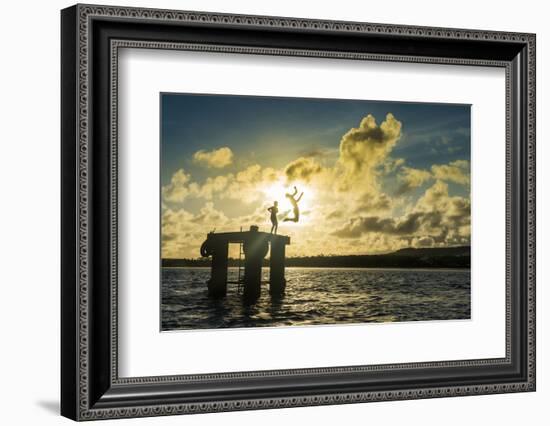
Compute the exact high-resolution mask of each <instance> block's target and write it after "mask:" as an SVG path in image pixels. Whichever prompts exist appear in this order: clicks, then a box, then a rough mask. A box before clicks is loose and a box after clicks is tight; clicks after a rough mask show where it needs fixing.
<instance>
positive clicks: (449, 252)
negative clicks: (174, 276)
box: [162, 246, 470, 268]
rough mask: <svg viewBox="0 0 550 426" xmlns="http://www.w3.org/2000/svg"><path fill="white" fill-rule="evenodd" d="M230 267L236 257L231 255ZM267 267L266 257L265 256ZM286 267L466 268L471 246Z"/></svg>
mask: <svg viewBox="0 0 550 426" xmlns="http://www.w3.org/2000/svg"><path fill="white" fill-rule="evenodd" d="M228 265H229V266H238V265H239V259H233V258H230V259H229V260H228ZM162 266H163V267H183V266H194V267H200V266H205V267H207V266H210V258H197V259H162ZM264 266H269V259H264ZM286 266H287V267H292V266H300V267H313V268H314V267H318V268H469V267H470V247H469V246H461V247H447V248H418V249H415V248H406V249H402V250H398V251H396V252H393V253H388V254H376V255H349V256H307V257H289V258H287V259H286Z"/></svg>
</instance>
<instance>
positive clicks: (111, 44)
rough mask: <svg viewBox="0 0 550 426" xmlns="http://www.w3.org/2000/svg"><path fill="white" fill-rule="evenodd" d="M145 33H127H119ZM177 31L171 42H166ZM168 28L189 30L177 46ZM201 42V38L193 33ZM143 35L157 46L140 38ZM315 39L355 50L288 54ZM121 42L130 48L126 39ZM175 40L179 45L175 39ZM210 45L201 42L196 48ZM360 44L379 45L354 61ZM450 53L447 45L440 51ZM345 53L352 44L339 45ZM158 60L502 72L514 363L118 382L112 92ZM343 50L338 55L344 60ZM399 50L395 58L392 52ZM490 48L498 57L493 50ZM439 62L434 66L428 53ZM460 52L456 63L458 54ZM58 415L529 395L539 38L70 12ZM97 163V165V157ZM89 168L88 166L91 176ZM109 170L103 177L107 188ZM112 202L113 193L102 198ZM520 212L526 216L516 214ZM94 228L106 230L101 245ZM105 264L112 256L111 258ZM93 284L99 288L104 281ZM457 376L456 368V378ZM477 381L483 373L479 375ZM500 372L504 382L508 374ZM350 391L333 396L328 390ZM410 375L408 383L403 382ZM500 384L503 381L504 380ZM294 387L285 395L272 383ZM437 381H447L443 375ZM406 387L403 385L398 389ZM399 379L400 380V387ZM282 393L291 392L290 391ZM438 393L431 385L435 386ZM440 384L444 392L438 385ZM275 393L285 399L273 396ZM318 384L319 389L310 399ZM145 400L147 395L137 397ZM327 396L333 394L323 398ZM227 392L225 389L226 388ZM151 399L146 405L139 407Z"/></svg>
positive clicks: (160, 13)
mask: <svg viewBox="0 0 550 426" xmlns="http://www.w3.org/2000/svg"><path fill="white" fill-rule="evenodd" d="M128 23H136V24H139V26H140V28H142V29H141V30H136V31H129V30H128V31H126V30H125V27H124V25H125V24H128ZM168 27H170V28H171V29H172V30H171V32H170V31H168V32H166V33H163V34H160V31H162V30H163V29H166V28H168ZM212 27H216V28H223V29H225V30H227V31H228V33H232V32H233V33H235V34H236V35H235V38H239V37H241V38H240V39H239V40H241V41H240V43H238V44H232V43H228V44H223V45H222V44H219V43H212V42H211V41H210V40H207V37H205V36H204V34H203V32H204V29H208V28H212ZM173 28H180V29H181V30H182V32H184V29H189V31H190V35H185V34H184V35H182V37H184V38H185V37H188V38H190V40H189V41H182V40H179V39H177V37H175V36H174V31H173ZM195 30H196V31H197V34H198V35H197V34H195V33H193V31H195ZM248 30H250V31H254V32H255V33H256V34H260V33H262V32H268V31H269V32H271V33H272V34H275V36H273V38H274V39H277V36H278V35H279V34H280V35H281V39H283V40H282V41H279V40H275V42H274V43H273V44H274V45H273V46H269V47H266V46H252V45H246V44H244V42H246V38H247V35H246V33H247V31H248ZM140 31H142V32H143V31H145V32H146V31H149V32H152V33H155V34H157V33H158V34H159V36H158V37H159V40H158V41H153V40H145V39H140V38H139V37H135V36H136V35H139V33H140ZM308 32H314V33H315V34H323V35H325V36H326V37H328V39H331V37H334V36H336V35H339V36H342V35H349V42H347V43H348V45H349V48H346V47H345V46H344V45H339V44H338V41H336V40H335V41H334V45H335V46H337V47H338V49H330V48H327V49H323V48H319V47H318V46H311V48H310V47H309V46H308V47H307V48H304V47H294V46H286V47H281V46H278V45H277V43H282V44H285V43H286V44H287V45H290V44H293V42H292V41H291V40H292V39H298V40H299V39H300V37H301V35H303V34H307V33H308ZM121 35H123V36H124V37H121ZM170 37H172V38H170ZM200 37H205V39H206V40H205V41H203V40H201V41H200V42H198V40H197V38H200ZM355 37H360V38H361V40H362V41H363V40H365V38H367V40H370V41H373V42H372V47H371V46H367V47H366V51H357V50H355V46H356V44H354V40H355ZM395 41H399V42H401V43H402V45H407V46H415V45H417V44H418V45H421V46H420V47H419V48H418V49H417V50H418V51H419V52H420V53H419V54H418V55H408V54H403V53H399V51H398V50H397V51H396V50H395V49H394V51H386V50H388V47H387V45H388V43H389V42H392V43H394V42H395ZM445 43H447V44H445ZM344 44H345V43H344ZM440 44H442V45H444V46H458V47H457V49H456V51H457V52H463V50H464V49H462V50H461V46H463V45H464V46H470V47H472V46H473V47H476V46H477V47H478V50H477V51H474V52H472V53H470V56H469V57H465V56H444V55H442V54H441V50H442V49H441V48H439V49H440V50H439V52H440V55H437V54H435V53H436V52H438V50H437V49H438V45H440ZM128 47H131V48H149V49H150V48H154V49H176V50H195V51H210V52H212V51H216V52H227V53H237V54H263V55H274V56H281V55H283V56H289V55H292V56H314V57H324V58H337V59H355V60H371V61H396V62H416V63H439V64H454V65H465V66H467V65H478V66H491V67H502V68H505V70H506V125H507V128H506V158H507V160H506V162H507V164H506V198H507V200H506V203H507V211H506V228H507V229H506V233H507V235H506V245H507V246H506V281H507V282H506V357H505V358H502V359H500V358H498V359H482V360H462V361H448V362H431V363H412V364H388V365H375V366H360V367H327V368H317V369H300V370H274V371H260V372H242V373H221V374H206V375H187V376H161V377H140V378H119V377H118V368H117V362H118V361H117V345H118V327H117V256H118V253H117V229H118V222H117V220H118V219H117V200H118V198H117V197H118V194H117V193H118V187H117V156H118V152H117V136H118V134H117V106H118V103H117V101H118V98H117V93H118V92H117V90H118V74H117V71H118V49H120V48H128ZM340 47H342V48H341V49H340ZM397 49H398V48H397ZM489 50H491V52H489ZM430 52H432V54H429V53H430ZM451 53H456V52H451ZM62 56H63V57H62V82H63V84H62V115H63V116H62V165H63V172H62V175H63V183H62V223H63V230H62V259H63V265H62V414H63V415H65V416H67V417H70V418H72V419H75V420H91V419H102V418H114V417H141V416H151V415H169V414H183V413H197V412H215V411H229V410H243V409H260V408H276V407H291V406H306V405H323V404H339V403H352V402H365V401H381V400H399V399H415V398H434V397H443V396H460V395H475V394H487V393H504V392H518V391H533V390H535V66H536V63H535V36H534V35H533V34H520V33H510V32H506V33H505V32H495V31H478V30H463V29H447V28H427V27H410V26H401V25H383V24H369V23H356V22H336V21H323V20H309V19H293V18H276V17H265V16H245V15H228V14H213V13H201V12H183V11H168V10H156V9H136V8H126V7H104V6H91V5H76V6H73V7H71V8H68V9H65V10H63V11H62ZM92 158H93V163H92V161H91V159H92ZM92 164H93V166H92ZM98 165H100V167H101V172H105V171H106V172H107V173H106V174H105V176H103V177H99V175H100V174H101V173H100V171H98V170H97V168H98ZM105 192H108V194H106V193H105ZM514 209H519V210H518V211H516V210H514ZM98 229H103V230H104V231H105V232H103V233H101V234H100V233H98V232H99V231H98ZM104 255H106V256H107V257H103V256H104ZM98 277H99V278H98ZM490 366H492V367H493V368H497V369H498V368H501V369H503V371H504V370H506V377H510V378H509V379H508V380H504V379H502V378H501V379H500V380H498V381H497V380H494V379H493V380H492V381H491V380H488V379H487V380H481V378H480V379H479V380H477V381H476V380H473V381H472V383H471V384H467V385H453V384H452V383H446V382H445V383H443V382H441V383H442V384H437V385H436V386H425V387H420V386H414V384H413V383H409V384H408V385H399V386H396V387H395V388H391V387H390V388H388V387H389V385H387V386H385V387H382V388H379V389H376V384H375V383H374V384H373V382H372V380H371V381H370V382H369V381H368V380H367V382H369V383H364V384H361V383H359V382H360V381H361V380H362V379H365V380H366V378H367V376H368V377H370V376H369V374H370V375H371V376H372V374H373V373H380V372H384V373H387V374H388V375H390V373H391V374H392V375H395V377H396V378H398V377H399V375H400V374H401V376H403V375H405V374H406V373H407V372H408V371H415V370H416V371H419V370H422V371H424V370H430V371H432V370H433V371H434V372H432V373H430V374H433V375H434V377H435V376H437V377H440V376H442V375H444V374H445V372H447V371H449V372H450V371H455V370H456V371H458V370H460V371H464V375H465V376H466V375H467V373H468V372H473V371H474V370H473V369H475V368H478V369H479V368H486V369H487V368H488V367H490ZM453 369H454V370H453ZM476 371H477V370H476ZM503 374H504V373H503ZM336 376H338V377H339V378H340V379H341V378H342V377H348V376H349V385H347V386H345V387H343V388H342V389H341V390H338V391H328V390H329V389H331V388H330V387H329V384H330V381H331V379H332V378H334V377H336ZM403 377H404V376H403ZM503 377H504V376H503ZM277 378H281V379H284V380H286V381H289V380H293V381H294V383H291V382H290V381H289V382H288V384H287V386H288V389H287V390H284V389H283V390H281V389H280V386H281V385H280V384H275V381H276V379H277ZM310 379H311V381H318V382H319V384H318V385H317V387H315V391H309V390H307V389H306V391H298V390H296V389H294V387H293V386H297V385H298V384H299V382H300V381H304V380H305V381H309V380H310ZM440 379H441V380H443V378H442V377H440ZM231 380H239V381H243V383H244V382H247V381H248V382H250V383H251V385H250V386H251V389H253V388H254V386H264V387H265V386H266V385H267V386H269V383H271V382H273V383H274V384H273V392H272V394H271V395H270V396H269V397H261V398H257V397H253V396H252V395H253V393H254V392H253V391H252V390H249V391H247V392H252V393H251V394H250V396H248V397H245V396H246V395H248V394H247V392H245V390H246V389H245V386H244V385H243V391H242V392H241V393H237V394H235V395H230V394H228V393H227V394H224V393H223V392H221V391H220V392H215V391H214V389H218V388H223V385H224V383H228V381H231ZM399 380H401V379H399ZM399 380H398V379H396V382H398V381H399ZM285 383H286V382H285ZM434 383H436V379H434ZM438 383H439V382H438ZM185 386H195V387H196V388H197V392H196V394H195V395H189V392H188V391H187V393H185V392H182V393H181V395H180V396H179V397H176V398H174V397H167V396H166V394H165V390H166V389H168V388H170V390H171V391H173V390H174V389H175V387H178V389H180V388H181V389H184V388H185ZM278 386H279V387H278ZM313 388H314V387H313V385H312V389H313ZM138 389H139V394H140V395H141V396H139V395H137V393H138V392H137V390H138ZM323 389H325V391H323ZM222 390H223V389H222ZM144 394H149V396H143V395H144Z"/></svg>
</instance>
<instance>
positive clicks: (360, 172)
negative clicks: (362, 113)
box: [338, 113, 401, 189]
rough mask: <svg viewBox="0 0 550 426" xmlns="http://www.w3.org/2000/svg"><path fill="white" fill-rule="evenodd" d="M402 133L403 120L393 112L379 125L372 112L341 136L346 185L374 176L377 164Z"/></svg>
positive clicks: (388, 152)
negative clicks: (357, 125) (398, 118)
mask: <svg viewBox="0 0 550 426" xmlns="http://www.w3.org/2000/svg"><path fill="white" fill-rule="evenodd" d="M400 137H401V122H400V121H398V120H396V118H395V117H394V116H393V114H391V113H389V114H387V115H386V120H385V121H383V122H382V123H381V124H380V125H378V124H376V119H375V118H374V117H373V116H372V115H371V114H369V115H367V116H366V117H365V118H363V119H362V120H361V123H360V124H359V127H356V128H352V129H350V130H349V131H348V132H347V133H346V134H345V135H344V136H342V139H341V141H340V157H339V159H338V161H339V164H340V165H341V166H342V167H343V168H344V170H345V182H344V184H345V185H344V187H345V189H347V188H349V186H351V185H357V184H358V183H360V182H361V181H358V179H367V180H368V179H370V180H374V178H375V175H376V169H377V167H378V166H380V165H381V164H383V163H384V161H385V160H386V158H387V157H388V155H389V154H390V152H391V151H392V149H393V147H394V146H395V144H396V143H397V141H398V140H399V138H400Z"/></svg>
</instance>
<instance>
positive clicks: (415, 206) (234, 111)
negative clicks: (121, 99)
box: [160, 93, 470, 258]
mask: <svg viewBox="0 0 550 426" xmlns="http://www.w3.org/2000/svg"><path fill="white" fill-rule="evenodd" d="M160 103H161V154H160V155H161V194H162V195H161V216H162V217H161V241H162V257H163V258H196V257H199V256H200V255H199V248H200V245H201V244H202V242H203V241H204V240H205V238H206V235H207V233H208V232H210V231H212V230H216V232H225V231H238V230H239V229H241V227H242V229H248V228H249V227H250V226H251V225H257V226H259V227H260V230H261V231H266V232H269V231H270V228H271V222H270V216H269V212H268V211H267V208H268V207H270V206H271V205H273V202H274V201H275V200H276V201H278V203H279V215H278V217H279V229H278V233H279V234H282V235H288V236H290V237H291V244H290V246H288V248H287V256H289V257H292V256H317V255H345V254H377V253H388V252H392V251H395V250H398V249H400V248H405V247H448V246H456V245H469V244H470V106H469V105H456V104H428V103H405V102H381V101H368V100H340V99H309V98H308V99H306V98H278V97H259V96H258V97H256V96H231V95H196V94H173V93H162V94H161V98H160ZM294 186H296V187H297V189H298V194H300V193H302V192H303V193H304V195H303V196H302V199H301V200H300V202H299V203H298V205H299V207H300V219H299V221H298V222H296V223H295V222H284V221H283V220H284V218H286V217H293V213H292V206H291V205H290V203H289V202H288V199H287V198H286V197H285V194H286V193H289V192H290V193H292V192H293V187H294ZM237 250H238V248H237ZM232 253H234V248H233V249H232V250H231V251H230V255H231V254H232ZM237 255H238V251H237Z"/></svg>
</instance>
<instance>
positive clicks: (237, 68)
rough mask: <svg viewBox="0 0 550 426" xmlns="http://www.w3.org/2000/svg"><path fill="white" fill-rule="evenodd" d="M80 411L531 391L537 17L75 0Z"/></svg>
mask: <svg viewBox="0 0 550 426" xmlns="http://www.w3.org/2000/svg"><path fill="white" fill-rule="evenodd" d="M61 36H62V37H61V38H62V39H61V50H62V75H61V80H62V93H61V98H62V123H61V127H62V141H61V144H62V185H61V186H62V188H61V189H62V283H61V286H62V289H61V307H62V312H61V316H62V329H61V334H62V359H61V366H62V368H61V370H62V375H61V384H62V386H61V388H62V389H61V412H62V414H63V415H64V416H66V417H69V418H71V419H74V420H92V419H105V418H122V417H142V416H158V415H170V414H187V413H205V412H216V411H230V410H247V409H263V408H277V407H292V406H308V405H321V404H343V403H354V402H368V401H382V400H399V399H417V398H435V397H445V396H464V395H477V394H490V393H504V392H521V391H534V390H535V35H534V34H519V33H504V32H494V31H479V30H463V29H448V28H425V27H411V26H401V25H386V24H384V25H382V24H369V23H357V22H335V21H319V20H306V19H293V18H280V17H264V16H242V15H226V14H215V13H202V12H186V11H169V10H154V9H137V8H128V7H104V6H95V5H94V6H91V5H76V6H73V7H70V8H67V9H64V10H63V11H62V12H61Z"/></svg>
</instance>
